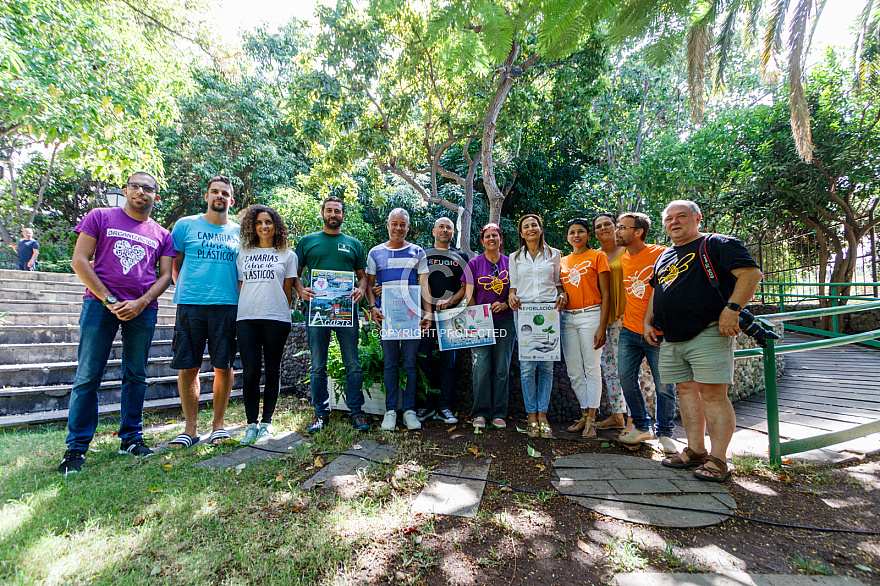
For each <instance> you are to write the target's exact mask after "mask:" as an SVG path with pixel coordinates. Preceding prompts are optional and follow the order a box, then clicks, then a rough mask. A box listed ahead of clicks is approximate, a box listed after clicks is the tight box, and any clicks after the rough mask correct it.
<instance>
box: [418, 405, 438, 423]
mask: <svg viewBox="0 0 880 586" xmlns="http://www.w3.org/2000/svg"><path fill="white" fill-rule="evenodd" d="M436 414H437V410H436V409H427V408H425V407H422V408H421V409H419V410H418V411H416V417H418V419H419V421H421V422H425V421H427V420H429V419H430V418H432V417H434V415H436Z"/></svg>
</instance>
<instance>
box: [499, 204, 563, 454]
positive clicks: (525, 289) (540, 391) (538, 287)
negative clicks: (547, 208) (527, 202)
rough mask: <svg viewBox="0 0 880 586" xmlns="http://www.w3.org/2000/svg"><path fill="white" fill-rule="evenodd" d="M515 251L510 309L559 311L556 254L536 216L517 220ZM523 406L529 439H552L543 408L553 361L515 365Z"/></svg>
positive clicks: (550, 384)
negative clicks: (550, 306)
mask: <svg viewBox="0 0 880 586" xmlns="http://www.w3.org/2000/svg"><path fill="white" fill-rule="evenodd" d="M517 232H518V233H519V249H518V250H517V251H516V252H514V253H513V254H512V255H510V297H509V299H510V301H509V303H510V307H511V309H513V310H514V311H519V309H520V307H521V306H522V304H523V303H555V304H556V309H557V311H561V310H562V309H563V308H564V307H565V304H566V303H567V300H568V297H567V295H566V293H565V291H564V290H563V289H562V283H561V281H560V280H559V270H560V260H561V257H560V254H559V251H558V250H556V249H555V248H551V247H549V246H547V244H546V243H545V242H544V221H543V220H541V216H538V215H536V214H526V215H524V216H523V217H522V218H520V219H519V224H518V226H517ZM519 372H520V380H521V382H522V394H523V403H524V404H525V408H526V413H527V414H528V418H529V426H528V430H527V431H528V434H529V435H530V436H531V437H535V436H541V437H544V438H549V439H552V438H553V430H552V429H551V428H550V423H549V422H548V421H547V407H548V406H549V405H550V392H551V391H552V387H553V361H552V360H545V361H531V360H527V361H523V360H520V363H519Z"/></svg>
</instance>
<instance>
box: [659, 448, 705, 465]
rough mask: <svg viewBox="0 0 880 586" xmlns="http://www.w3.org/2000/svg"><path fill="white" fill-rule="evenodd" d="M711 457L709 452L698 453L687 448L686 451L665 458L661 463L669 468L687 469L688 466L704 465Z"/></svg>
mask: <svg viewBox="0 0 880 586" xmlns="http://www.w3.org/2000/svg"><path fill="white" fill-rule="evenodd" d="M709 458H710V456H709V453H708V452H703V453H702V454H698V453H696V452H695V451H693V450H692V449H690V448H685V449H684V451H683V452H682V453H680V454H676V455H674V456H670V457H668V458H664V459H663V462H661V464H663V465H664V466H666V467H667V468H676V469H678V470H685V469H687V468H696V467H697V466H702V465H703V463H704V462H705V461H706V460H708V459H709Z"/></svg>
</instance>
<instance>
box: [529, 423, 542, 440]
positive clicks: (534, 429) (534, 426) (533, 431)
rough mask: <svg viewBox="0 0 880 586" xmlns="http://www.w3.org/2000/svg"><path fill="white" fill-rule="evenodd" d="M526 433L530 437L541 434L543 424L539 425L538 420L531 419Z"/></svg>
mask: <svg viewBox="0 0 880 586" xmlns="http://www.w3.org/2000/svg"><path fill="white" fill-rule="evenodd" d="M526 433H527V434H528V435H529V437H538V436H539V435H541V426H540V425H538V422H537V421H529V427H528V428H527V430H526Z"/></svg>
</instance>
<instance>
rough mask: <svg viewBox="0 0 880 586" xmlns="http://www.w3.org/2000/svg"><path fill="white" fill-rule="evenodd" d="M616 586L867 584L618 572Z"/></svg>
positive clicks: (852, 580)
mask: <svg viewBox="0 0 880 586" xmlns="http://www.w3.org/2000/svg"><path fill="white" fill-rule="evenodd" d="M614 584H616V586H864V583H863V582H861V581H859V580H857V579H855V578H853V577H852V576H802V575H799V574H747V573H745V572H727V573H724V574H661V573H649V572H638V573H632V574H617V575H616V576H614Z"/></svg>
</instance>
